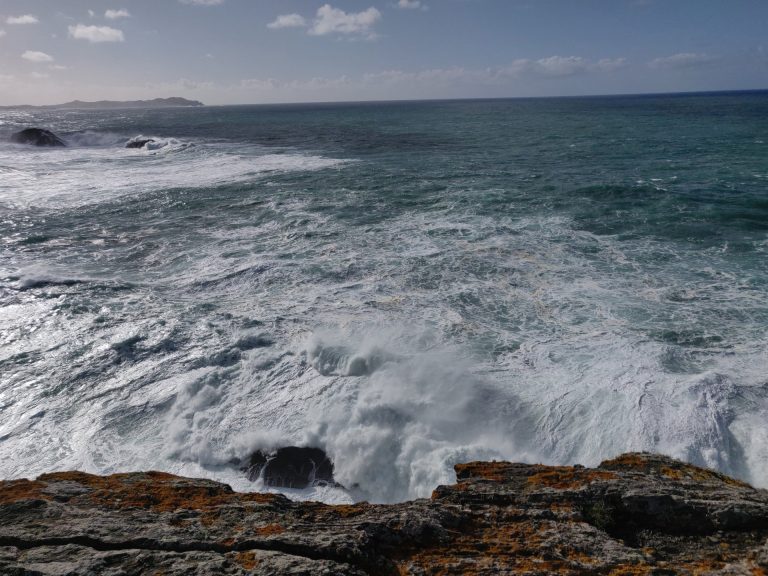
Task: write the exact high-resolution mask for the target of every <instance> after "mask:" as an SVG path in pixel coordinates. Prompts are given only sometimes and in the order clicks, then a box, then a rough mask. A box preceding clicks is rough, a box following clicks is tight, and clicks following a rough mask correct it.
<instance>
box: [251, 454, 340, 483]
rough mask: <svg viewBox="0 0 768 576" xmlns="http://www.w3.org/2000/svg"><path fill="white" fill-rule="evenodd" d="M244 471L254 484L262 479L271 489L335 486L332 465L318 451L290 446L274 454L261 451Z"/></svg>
mask: <svg viewBox="0 0 768 576" xmlns="http://www.w3.org/2000/svg"><path fill="white" fill-rule="evenodd" d="M242 470H243V471H244V472H246V474H247V475H248V479H249V480H251V481H254V480H257V479H259V478H261V479H262V480H263V481H264V483H265V484H267V485H268V486H275V487H279V488H306V487H307V486H312V485H315V484H318V483H326V484H335V482H334V480H333V462H331V460H330V459H329V458H328V456H327V455H326V453H325V452H323V451H322V450H320V449H319V448H300V447H297V446H287V447H284V448H279V449H277V450H275V451H274V452H262V451H261V450H259V451H257V452H254V453H253V454H252V455H251V460H250V462H249V465H248V466H247V467H245V468H242Z"/></svg>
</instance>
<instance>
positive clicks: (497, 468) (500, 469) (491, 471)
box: [453, 462, 509, 482]
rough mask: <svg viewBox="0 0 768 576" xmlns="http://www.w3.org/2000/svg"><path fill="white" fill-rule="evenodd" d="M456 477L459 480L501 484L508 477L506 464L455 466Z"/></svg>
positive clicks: (489, 463)
mask: <svg viewBox="0 0 768 576" xmlns="http://www.w3.org/2000/svg"><path fill="white" fill-rule="evenodd" d="M453 468H454V470H455V471H456V477H457V478H460V479H462V480H463V479H470V478H480V479H483V480H491V481H493V482H503V481H504V480H506V479H507V477H508V475H509V463H508V462H469V463H467V464H456V465H455V466H454V467H453Z"/></svg>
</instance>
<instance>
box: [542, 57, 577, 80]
mask: <svg viewBox="0 0 768 576" xmlns="http://www.w3.org/2000/svg"><path fill="white" fill-rule="evenodd" d="M536 66H537V67H538V71H539V72H541V73H542V74H545V75H547V76H570V75H571V74H577V73H579V72H583V71H585V70H586V69H587V67H588V66H589V64H588V62H587V61H586V60H585V59H584V58H582V57H581V56H550V57H549V58H542V59H540V60H537V61H536Z"/></svg>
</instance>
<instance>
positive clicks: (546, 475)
mask: <svg viewBox="0 0 768 576" xmlns="http://www.w3.org/2000/svg"><path fill="white" fill-rule="evenodd" d="M616 478H618V476H616V474H614V473H612V472H604V471H602V470H592V469H590V468H571V467H551V468H548V469H546V470H544V471H543V472H539V473H538V474H534V475H532V476H529V477H528V479H527V482H528V484H529V485H531V486H546V487H547V488H556V489H558V490H575V489H578V488H583V487H584V486H587V485H588V484H590V483H592V482H597V481H606V480H615V479H616Z"/></svg>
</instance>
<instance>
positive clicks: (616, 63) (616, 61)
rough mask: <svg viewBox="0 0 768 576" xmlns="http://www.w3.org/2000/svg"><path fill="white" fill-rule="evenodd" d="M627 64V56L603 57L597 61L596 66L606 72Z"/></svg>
mask: <svg viewBox="0 0 768 576" xmlns="http://www.w3.org/2000/svg"><path fill="white" fill-rule="evenodd" d="M626 65H627V59H626V58H602V59H600V60H598V61H597V64H595V68H597V69H598V70H603V71H605V72H612V71H614V70H618V69H619V68H623V67H624V66H626Z"/></svg>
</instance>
